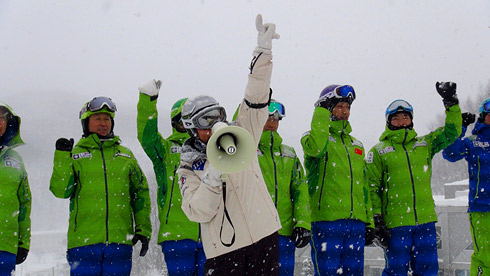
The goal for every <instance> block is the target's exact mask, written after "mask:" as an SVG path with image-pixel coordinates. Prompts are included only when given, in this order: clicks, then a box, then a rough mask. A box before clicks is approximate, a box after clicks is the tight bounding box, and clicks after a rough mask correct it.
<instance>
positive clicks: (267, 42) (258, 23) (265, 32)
mask: <svg viewBox="0 0 490 276" xmlns="http://www.w3.org/2000/svg"><path fill="white" fill-rule="evenodd" d="M255 27H256V28H257V31H258V32H259V34H258V36H257V47H255V50H254V54H259V53H264V54H271V53H272V51H271V49H272V39H279V37H280V36H279V34H278V33H276V25H275V24H273V23H266V24H263V21H262V15H261V14H257V17H256V18H255Z"/></svg>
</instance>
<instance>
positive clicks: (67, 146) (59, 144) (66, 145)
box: [56, 138, 75, 151]
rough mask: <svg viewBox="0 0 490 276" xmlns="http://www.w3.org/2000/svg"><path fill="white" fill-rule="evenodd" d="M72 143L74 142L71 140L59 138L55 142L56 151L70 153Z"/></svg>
mask: <svg viewBox="0 0 490 276" xmlns="http://www.w3.org/2000/svg"><path fill="white" fill-rule="evenodd" d="M74 143H75V140H73V138H70V140H68V139H66V138H60V139H58V140H56V150H61V151H71V150H72V149H73V144H74Z"/></svg>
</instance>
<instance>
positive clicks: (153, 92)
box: [138, 79, 162, 97]
mask: <svg viewBox="0 0 490 276" xmlns="http://www.w3.org/2000/svg"><path fill="white" fill-rule="evenodd" d="M161 85H162V81H161V80H155V79H153V80H150V81H147V82H146V83H145V84H143V85H142V86H140V87H138V89H139V91H140V92H141V93H143V94H146V95H148V96H150V97H152V96H158V91H160V86H161Z"/></svg>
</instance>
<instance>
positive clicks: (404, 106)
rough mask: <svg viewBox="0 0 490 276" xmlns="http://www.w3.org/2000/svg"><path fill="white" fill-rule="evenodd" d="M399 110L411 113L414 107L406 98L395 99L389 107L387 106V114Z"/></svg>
mask: <svg viewBox="0 0 490 276" xmlns="http://www.w3.org/2000/svg"><path fill="white" fill-rule="evenodd" d="M397 112H408V113H410V114H412V113H413V107H412V105H410V104H409V103H408V102H407V101H404V100H395V101H393V102H392V103H391V104H390V105H389V106H388V108H386V113H385V114H386V115H391V114H395V113H397Z"/></svg>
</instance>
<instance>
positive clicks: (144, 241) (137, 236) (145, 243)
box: [131, 234, 150, 257]
mask: <svg viewBox="0 0 490 276" xmlns="http://www.w3.org/2000/svg"><path fill="white" fill-rule="evenodd" d="M131 241H132V242H133V245H135V244H136V243H137V242H138V241H140V242H141V251H140V256H141V257H144V256H145V255H146V252H148V245H149V244H150V240H149V239H148V238H147V237H145V236H142V235H140V234H135V235H134V237H133V239H132V240H131Z"/></svg>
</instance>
